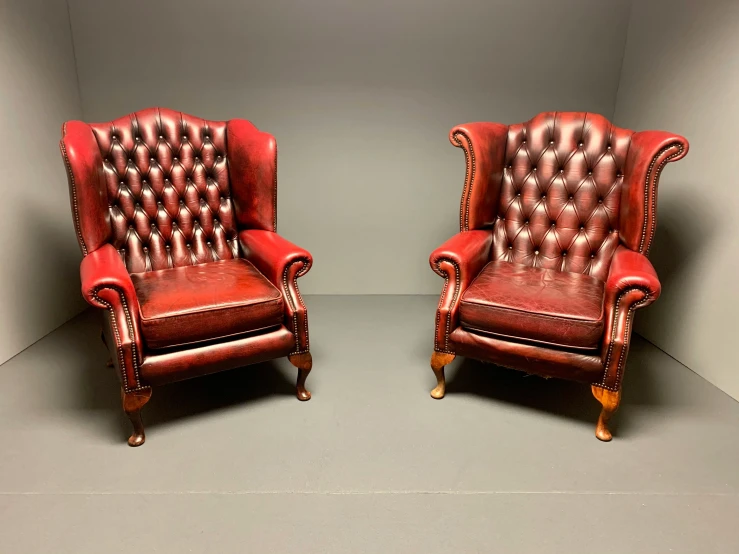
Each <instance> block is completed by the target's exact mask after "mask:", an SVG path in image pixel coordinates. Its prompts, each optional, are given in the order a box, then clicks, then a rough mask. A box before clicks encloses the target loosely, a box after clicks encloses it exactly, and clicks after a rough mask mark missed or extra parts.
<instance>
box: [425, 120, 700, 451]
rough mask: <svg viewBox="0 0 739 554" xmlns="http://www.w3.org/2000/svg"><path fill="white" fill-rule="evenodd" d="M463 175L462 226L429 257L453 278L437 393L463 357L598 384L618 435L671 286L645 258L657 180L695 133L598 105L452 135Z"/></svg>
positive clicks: (605, 435) (437, 351)
mask: <svg viewBox="0 0 739 554" xmlns="http://www.w3.org/2000/svg"><path fill="white" fill-rule="evenodd" d="M450 141H451V142H452V144H453V145H455V146H458V147H460V148H462V149H463V151H464V154H465V160H466V175H465V182H464V189H463V193H462V201H461V205H460V233H459V234H457V235H455V236H454V237H452V238H451V239H450V240H448V241H447V242H446V243H445V244H444V245H443V246H441V247H440V248H438V249H437V250H435V251H434V252H433V253H432V254H431V258H430V264H431V267H432V269H433V270H434V271H435V272H436V273H438V274H439V275H441V276H442V277H444V280H445V281H444V288H443V290H442V294H441V299H440V301H439V307H438V310H437V315H436V333H435V342H434V353H433V355H432V358H431V367H432V369H433V371H434V373H435V375H436V379H437V385H436V387H435V388H434V389H433V390H432V391H431V396H433V397H434V398H442V397H443V396H444V394H445V392H446V380H445V376H444V366H446V365H448V364H449V363H450V362H451V361H452V360H453V359H454V358H455V356H457V355H463V356H469V357H473V358H476V359H479V360H483V361H488V362H492V363H495V364H498V365H501V366H505V367H510V368H514V369H518V370H523V371H526V372H529V373H535V374H539V375H543V376H547V377H560V378H565V379H571V380H576V381H581V382H585V383H588V384H591V385H592V391H593V394H594V395H595V397H596V398H597V399H598V400H599V401H600V402H601V404H602V407H603V410H602V412H601V416H600V418H599V421H598V425H597V427H596V436H597V437H598V438H599V439H601V440H610V439H611V432H610V431H609V429H608V425H607V424H608V421H609V419H610V418H611V416H612V415H613V413H614V412H615V411H616V409H617V408H618V405H619V402H620V398H621V384H622V379H623V372H624V366H625V361H626V357H627V354H628V349H629V340H630V337H631V330H632V329H631V328H632V321H633V314H634V311H635V310H636V309H637V308H641V307H644V306H647V305H648V304H650V303H652V302H654V300H656V299H657V298H658V297H659V294H660V283H659V280H658V278H657V275H656V272H655V270H654V268H653V267H652V265H651V264H650V262H649V260H648V259H647V256H648V253H649V248H650V246H651V242H652V237H653V235H654V230H655V225H656V202H657V185H658V182H659V177H660V174H661V172H662V170H663V168H664V166H665V165H666V164H667V163H668V162H672V161H676V160H679V159H681V158H682V157H683V156H685V154H686V153H687V151H688V143H687V141H686V140H685V139H684V138H683V137H680V136H678V135H674V134H672V133H667V132H662V131H645V132H636V133H635V132H633V131H630V130H627V129H620V128H618V127H615V126H613V125H612V124H611V123H610V122H608V121H607V120H605V118H603V117H602V116H598V115H596V114H587V113H578V112H574V113H557V112H548V113H542V114H539V115H538V116H536V117H535V118H533V119H532V120H530V121H528V122H526V123H522V124H517V125H510V126H506V125H501V124H498V123H469V124H465V125H460V126H457V127H455V128H453V129H452V130H451V133H450Z"/></svg>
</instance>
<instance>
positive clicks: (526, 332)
mask: <svg viewBox="0 0 739 554" xmlns="http://www.w3.org/2000/svg"><path fill="white" fill-rule="evenodd" d="M603 299H604V283H603V281H601V280H600V279H596V278H595V277H591V276H590V275H584V274H581V273H570V272H566V271H556V270H553V269H541V268H538V267H529V266H525V265H520V264H514V263H510V262H503V261H495V262H490V263H488V264H487V265H486V266H485V267H484V268H483V270H482V271H481V272H480V274H479V275H478V276H477V277H476V278H475V280H474V281H473V282H472V284H471V285H470V287H469V288H468V289H467V290H466V291H465V292H464V294H463V295H462V299H461V300H460V303H459V318H460V323H461V325H462V327H464V328H466V329H468V330H470V331H476V332H482V333H490V334H493V335H497V336H501V337H505V338H510V339H514V340H521V341H527V342H535V343H542V344H547V345H551V346H561V347H565V348H578V349H596V348H600V346H601V342H602V337H603V327H604V314H603Z"/></svg>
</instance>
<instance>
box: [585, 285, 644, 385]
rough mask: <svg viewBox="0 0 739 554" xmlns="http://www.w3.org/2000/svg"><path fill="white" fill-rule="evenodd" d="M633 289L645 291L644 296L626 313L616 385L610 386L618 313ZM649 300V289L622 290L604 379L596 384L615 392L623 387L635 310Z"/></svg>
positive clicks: (614, 319) (617, 303) (614, 312)
mask: <svg viewBox="0 0 739 554" xmlns="http://www.w3.org/2000/svg"><path fill="white" fill-rule="evenodd" d="M633 290H639V291H641V292H643V293H644V298H642V299H641V300H638V301H636V302H634V303H633V304H631V305H630V306H629V309H628V312H627V314H626V323H625V324H624V335H623V337H624V342H623V345H622V346H621V354H620V355H619V358H618V365H617V367H616V379H615V385H614V386H613V387H609V386H608V385H607V384H606V381H607V380H608V374H609V371H608V368H609V367H610V365H611V355H612V354H613V348H614V345H615V343H616V334H617V329H618V315H619V312H620V308H621V300H623V298H624V296H626V294H628V293H629V292H631V291H633ZM649 300H650V295H649V291H648V290H647V289H645V288H643V287H629V288H627V289H624V290H623V291H621V293H620V294H619V296H618V300H617V301H616V309H615V310H614V311H613V323H612V329H611V342H610V344H609V345H608V353H607V354H606V361H605V363H604V364H603V380H602V381H601V382H600V383H597V384H596V386H598V387H601V388H603V389H607V390H610V391H613V392H617V391H618V390H619V388H620V387H621V377H622V375H621V373H622V370H623V364H624V361H625V359H626V351H627V350H628V348H629V339H630V335H629V331H630V328H631V321H632V318H633V315H634V311H635V310H636V309H637V308H639V307H640V306H643V305H644V304H646V303H647V302H649Z"/></svg>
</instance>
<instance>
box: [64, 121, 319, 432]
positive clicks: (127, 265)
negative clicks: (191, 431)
mask: <svg viewBox="0 0 739 554" xmlns="http://www.w3.org/2000/svg"><path fill="white" fill-rule="evenodd" d="M60 147H61V151H62V157H63V159H64V162H65V165H66V168H67V174H68V178H69V187H70V200H71V206H72V213H73V218H74V225H75V231H76V234H77V239H78V241H79V244H80V248H81V250H82V254H83V260H82V263H81V265H80V277H81V281H82V293H83V295H84V298H85V300H87V302H89V303H90V304H91V305H93V306H95V307H97V308H100V309H101V310H102V312H103V316H104V324H103V337H104V341H105V343H106V345H107V346H108V348H109V350H110V353H111V365H113V366H114V367H115V369H116V371H117V373H118V375H119V377H120V380H121V391H122V399H123V407H124V410H125V412H126V413H127V414H128V416H129V418H130V419H131V422H132V424H133V428H134V431H133V434H132V435H131V437H130V438H129V444H130V445H132V446H138V445H140V444H142V443H143V442H144V439H145V436H144V428H143V424H142V422H141V416H140V410H141V408H142V407H143V406H144V405H145V404H146V402H148V400H149V398H150V397H151V387H152V385H159V384H163V383H168V382H172V381H177V380H181V379H186V378H190V377H195V376H199V375H204V374H207V373H212V372H215V371H221V370H225V369H231V368H235V367H240V366H243V365H247V364H253V363H257V362H261V361H265V360H270V359H274V358H278V357H282V356H287V357H288V358H289V360H290V362H291V363H292V364H293V365H295V366H296V367H297V368H298V379H297V396H298V398H299V399H300V400H308V399H309V398H310V393H309V392H308V391H307V390H306V388H305V379H306V377H307V375H308V373H309V372H310V370H311V367H312V360H311V355H310V350H309V343H308V316H307V311H306V307H305V303H304V302H303V299H302V297H301V296H300V292H299V290H298V285H297V278H298V277H300V276H302V275H305V274H306V273H307V272H308V270H309V269H310V266H311V264H312V258H311V255H310V253H308V252H307V251H306V250H304V249H302V248H299V247H298V246H295V245H294V244H292V243H290V242H289V241H287V240H286V239H284V238H282V237H281V236H280V235H278V234H277V233H276V226H277V188H276V187H277V181H276V175H277V167H276V164H277V146H276V143H275V139H274V137H272V136H271V135H269V134H267V133H263V132H261V131H259V130H258V129H257V128H256V127H255V126H254V125H252V124H251V123H250V122H248V121H244V120H238V119H236V120H230V121H227V122H220V121H207V120H203V119H199V118H196V117H193V116H189V115H186V114H182V113H180V112H174V111H172V110H166V109H163V108H162V109H160V108H152V109H148V110H143V111H140V112H136V113H133V114H130V115H128V116H125V117H122V118H119V119H117V120H114V121H111V122H107V123H101V124H87V123H83V122H81V121H69V122H67V123H65V124H64V127H63V130H62V140H61V143H60Z"/></svg>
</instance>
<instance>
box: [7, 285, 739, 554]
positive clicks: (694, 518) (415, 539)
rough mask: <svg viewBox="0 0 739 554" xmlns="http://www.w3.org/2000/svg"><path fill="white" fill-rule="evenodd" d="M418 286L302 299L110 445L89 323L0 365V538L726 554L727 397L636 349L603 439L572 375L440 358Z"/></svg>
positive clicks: (430, 307) (738, 542)
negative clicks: (545, 375)
mask: <svg viewBox="0 0 739 554" xmlns="http://www.w3.org/2000/svg"><path fill="white" fill-rule="evenodd" d="M436 301H437V298H434V297H424V296H416V297H372V296H364V297H326V296H323V297H308V298H307V299H306V302H307V304H308V307H309V312H310V326H311V327H310V329H311V347H312V352H313V359H314V370H313V372H312V374H311V376H310V378H309V380H308V383H309V385H310V386H309V388H310V389H311V390H312V392H313V399H312V400H311V401H310V402H307V403H301V402H298V401H297V400H296V399H295V398H294V396H293V382H294V370H293V369H292V368H291V366H289V365H288V364H287V362H286V361H278V362H275V363H270V364H263V365H259V366H253V367H248V368H245V369H241V370H236V371H232V372H227V373H222V374H218V375H214V376H211V377H206V378H201V379H196V380H192V381H188V382H183V383H179V384H175V385H170V386H168V387H162V388H159V389H155V391H154V395H153V398H152V401H151V402H150V404H149V406H147V408H146V411H145V413H144V418H145V423H146V424H147V442H146V444H145V445H144V446H143V447H141V448H138V449H132V448H129V447H128V446H126V444H125V438H126V436H127V435H126V433H127V431H128V426H127V422H126V421H125V420H124V419H123V417H122V414H121V411H120V407H119V392H118V385H117V381H116V378H115V376H114V375H113V374H112V373H111V371H110V370H108V369H106V368H105V360H106V358H107V355H106V352H105V351H104V349H103V347H102V345H101V344H100V341H99V338H98V336H99V335H98V320H97V314H95V313H92V312H90V313H85V314H83V315H82V316H80V317H78V318H76V319H74V320H72V321H71V322H69V323H68V324H66V325H64V326H63V327H61V328H60V329H58V330H57V331H55V332H54V333H52V334H51V335H49V336H47V337H46V338H44V339H42V340H41V341H39V342H38V343H36V344H35V345H33V346H32V347H31V348H29V349H28V350H26V351H24V352H23V353H21V354H19V355H18V356H16V357H15V358H13V359H12V360H10V361H9V362H7V363H6V364H4V365H3V366H2V368H0V395H1V398H2V401H1V402H0V421H2V426H0V443H1V444H2V453H1V454H0V545H2V546H0V551H2V552H8V553H16V552H19V553H35V552H54V553H66V552H69V553H75V554H80V553H83V552H94V553H112V552H133V551H136V552H139V551H140V552H213V553H218V554H222V553H227V552H279V553H291V552H300V553H312V552H316V553H319V552H320V553H327V552H378V553H379V552H381V553H395V552H397V553H414V552H424V553H437V552H491V551H497V552H507V553H511V552H526V553H529V552H563V553H568V554H574V553H580V552H598V553H599V554H602V553H609V552H614V553H615V552H618V553H623V552H630V553H640V552H645V553H646V552H648V553H656V552H686V553H708V552H727V553H732V554H736V553H737V552H739V471H738V470H737V468H738V467H739V433H738V432H737V431H738V430H739V403H737V402H736V401H734V400H732V399H731V398H730V397H728V396H727V395H725V394H724V393H722V392H721V391H719V390H718V389H716V388H715V387H713V386H712V385H710V384H709V383H707V382H706V381H704V380H703V379H701V378H700V377H698V376H697V375H696V374H694V373H692V372H691V371H690V370H688V369H686V368H685V367H683V366H682V365H680V364H679V363H677V362H676V361H674V360H673V359H671V358H670V357H668V356H667V355H666V354H664V353H663V352H661V351H659V350H658V349H656V348H655V347H653V346H651V345H650V344H648V343H646V342H645V341H643V340H640V339H637V340H635V342H634V344H633V347H632V352H631V356H630V359H629V364H628V372H627V378H626V381H625V385H624V400H623V403H622V408H621V410H620V411H619V413H618V415H617V416H616V419H615V438H614V440H613V442H611V443H609V444H605V443H601V442H599V441H597V440H596V439H595V437H594V436H593V431H594V424H595V420H596V417H597V414H598V405H597V403H596V401H595V400H594V399H593V398H592V397H591V395H590V391H589V390H588V388H587V387H584V386H582V385H577V384H573V383H567V382H563V381H557V380H548V381H545V380H543V379H540V378H538V377H529V376H526V375H525V374H522V373H518V372H513V371H510V370H503V369H500V368H496V367H493V366H486V365H482V364H479V363H476V362H470V361H461V362H460V361H455V363H454V364H453V365H452V366H451V367H450V368H449V371H448V394H447V397H446V398H445V399H444V400H441V401H436V400H433V399H431V398H430V397H429V395H428V391H429V390H430V389H431V388H432V386H433V384H434V379H433V374H432V373H431V371H430V369H429V367H428V358H429V355H430V353H431V338H432V335H433V324H434V310H435V305H436Z"/></svg>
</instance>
